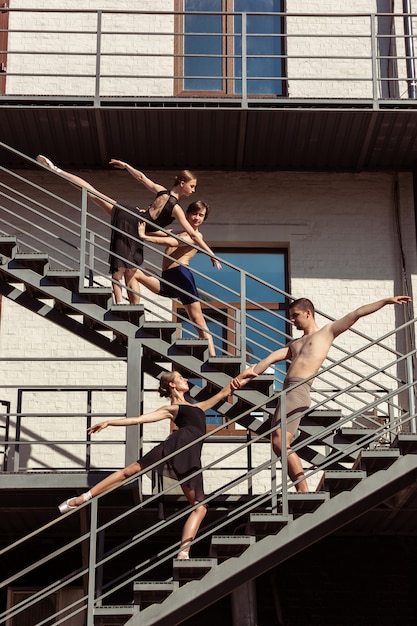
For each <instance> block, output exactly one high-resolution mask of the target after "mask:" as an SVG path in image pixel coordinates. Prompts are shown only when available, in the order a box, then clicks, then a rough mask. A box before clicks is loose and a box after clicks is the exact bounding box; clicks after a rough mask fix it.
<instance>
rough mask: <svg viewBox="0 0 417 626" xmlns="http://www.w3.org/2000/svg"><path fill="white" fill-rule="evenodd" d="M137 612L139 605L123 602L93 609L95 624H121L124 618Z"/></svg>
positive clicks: (107, 625) (105, 625)
mask: <svg viewBox="0 0 417 626" xmlns="http://www.w3.org/2000/svg"><path fill="white" fill-rule="evenodd" d="M137 613H139V607H137V606H134V605H130V604H127V605H126V604H123V605H108V606H99V607H95V608H94V609H93V614H94V625H95V626H123V625H124V624H126V619H127V618H128V617H129V616H133V615H136V614H137Z"/></svg>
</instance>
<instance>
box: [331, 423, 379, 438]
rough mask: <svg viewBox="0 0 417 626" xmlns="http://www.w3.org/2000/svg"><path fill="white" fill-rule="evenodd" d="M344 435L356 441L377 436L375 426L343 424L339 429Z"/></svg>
mask: <svg viewBox="0 0 417 626" xmlns="http://www.w3.org/2000/svg"><path fill="white" fill-rule="evenodd" d="M338 432H339V433H340V435H341V436H342V437H344V438H345V439H349V441H356V440H357V439H362V438H364V437H365V438H367V437H370V438H372V437H373V436H375V428H354V427H350V426H343V427H342V428H340V429H339V431H338Z"/></svg>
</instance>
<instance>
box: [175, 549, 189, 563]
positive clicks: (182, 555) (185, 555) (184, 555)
mask: <svg viewBox="0 0 417 626" xmlns="http://www.w3.org/2000/svg"><path fill="white" fill-rule="evenodd" d="M189 558H190V553H189V552H187V551H186V550H181V551H180V552H178V554H177V559H178V560H179V561H187V560H188V559H189Z"/></svg>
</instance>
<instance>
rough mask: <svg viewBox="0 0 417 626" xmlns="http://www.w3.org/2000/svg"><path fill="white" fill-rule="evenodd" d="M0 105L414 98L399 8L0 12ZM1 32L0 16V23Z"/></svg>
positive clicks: (405, 18)
mask: <svg viewBox="0 0 417 626" xmlns="http://www.w3.org/2000/svg"><path fill="white" fill-rule="evenodd" d="M2 15H3V22H4V24H3V28H0V32H2V33H3V41H5V42H6V43H5V46H4V49H2V50H0V59H1V61H2V75H1V77H2V81H1V82H0V88H1V87H2V86H3V95H0V103H1V100H4V101H7V102H8V103H10V102H14V101H15V102H19V101H21V100H24V99H27V100H30V101H36V100H42V99H48V100H49V101H50V102H54V101H56V100H59V101H65V100H68V101H74V100H76V101H78V102H80V103H82V102H88V103H90V104H92V105H94V106H109V105H110V106H111V105H112V104H114V103H115V102H117V103H118V105H123V102H126V103H132V102H134V103H135V106H152V103H163V105H164V106H177V105H178V103H181V105H184V103H185V102H187V103H188V104H189V105H190V106H220V107H221V106H227V107H238V108H239V107H242V108H247V107H250V106H277V103H278V102H280V103H281V104H282V103H283V102H285V101H287V102H291V101H292V102H294V103H296V102H299V101H306V102H308V101H311V100H312V99H315V100H322V101H337V100H352V101H360V102H363V103H370V104H371V106H374V107H376V108H377V107H378V101H379V100H385V99H386V100H392V101H404V100H408V99H415V98H416V70H415V58H414V35H413V23H414V22H415V19H416V15H413V14H410V13H370V12H369V13H367V12H363V13H348V12H344V11H343V12H341V11H340V12H337V11H334V12H327V13H316V14H313V13H309V12H299V13H291V12H286V11H283V12H277V13H265V12H261V11H259V12H252V11H247V12H219V13H217V12H206V11H196V10H192V11H187V10H184V11H180V12H174V11H107V10H103V11H101V10H99V11H90V10H82V9H77V10H76V9H71V10H70V11H68V10H66V9H61V10H59V9H44V8H42V9H24V8H23V9H22V8H9V9H4V10H3V14H2ZM0 27H1V22H0Z"/></svg>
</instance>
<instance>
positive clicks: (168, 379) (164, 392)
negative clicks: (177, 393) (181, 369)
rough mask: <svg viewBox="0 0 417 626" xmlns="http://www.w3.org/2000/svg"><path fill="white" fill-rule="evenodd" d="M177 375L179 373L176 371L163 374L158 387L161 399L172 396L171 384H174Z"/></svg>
mask: <svg viewBox="0 0 417 626" xmlns="http://www.w3.org/2000/svg"><path fill="white" fill-rule="evenodd" d="M176 373H177V372H176V371H175V370H174V371H172V372H165V374H162V376H161V378H160V381H159V387H158V392H159V395H160V396H161V398H169V397H170V396H171V393H172V390H171V387H170V386H169V383H172V381H173V380H174V378H175V374H176Z"/></svg>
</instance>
